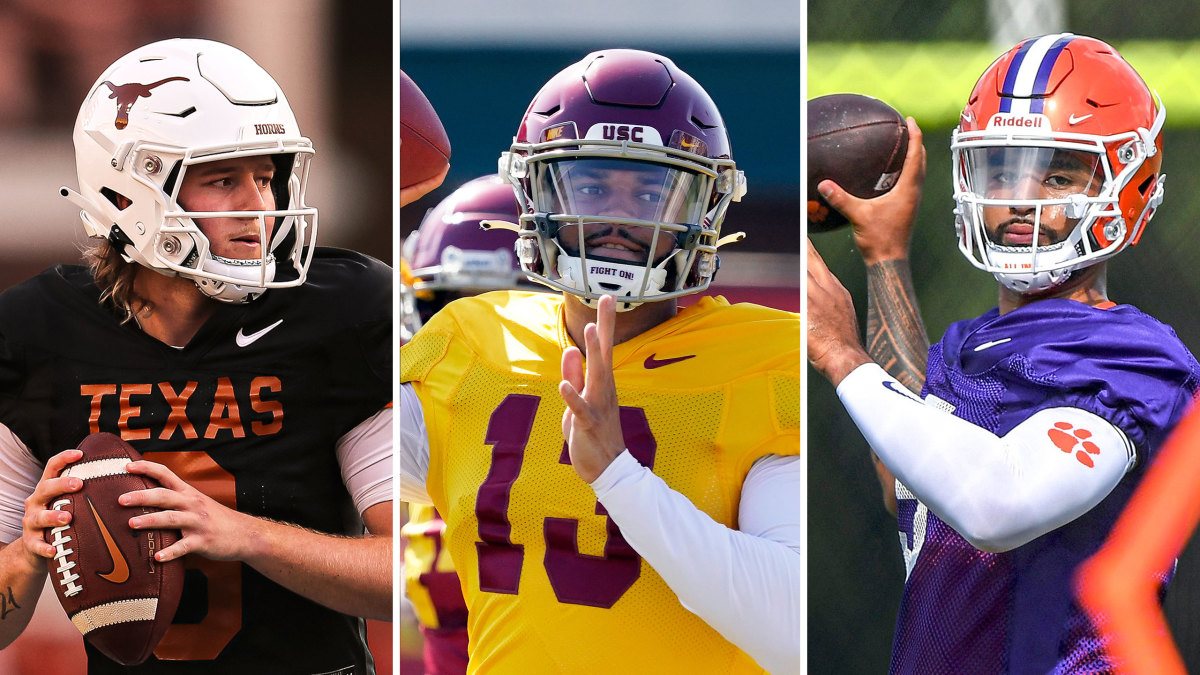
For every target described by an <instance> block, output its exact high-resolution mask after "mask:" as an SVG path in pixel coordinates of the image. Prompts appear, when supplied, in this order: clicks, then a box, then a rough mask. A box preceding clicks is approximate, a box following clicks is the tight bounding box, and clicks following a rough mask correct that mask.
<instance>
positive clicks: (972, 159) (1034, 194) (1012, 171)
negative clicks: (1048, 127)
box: [963, 147, 1104, 202]
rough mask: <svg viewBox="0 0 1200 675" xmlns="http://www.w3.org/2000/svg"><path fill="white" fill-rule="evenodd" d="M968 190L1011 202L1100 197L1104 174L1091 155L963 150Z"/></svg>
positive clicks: (1015, 149) (1058, 151) (1057, 151)
mask: <svg viewBox="0 0 1200 675" xmlns="http://www.w3.org/2000/svg"><path fill="white" fill-rule="evenodd" d="M963 161H964V163H965V169H966V170H965V171H964V176H965V177H966V179H967V189H968V191H969V192H972V193H973V194H974V195H975V196H976V197H979V198H982V199H995V200H1003V201H1005V202H1010V201H1022V202H1031V201H1038V200H1065V199H1068V198H1070V197H1071V195H1077V194H1082V195H1087V196H1089V197H1094V196H1096V195H1098V194H1100V188H1101V186H1102V185H1103V183H1104V171H1103V169H1102V167H1101V165H1100V156H1099V155H1098V154H1097V153H1093V152H1083V151H1079V150H1063V149H1060V148H1041V147H977V148H967V149H965V150H963Z"/></svg>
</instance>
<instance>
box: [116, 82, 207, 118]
mask: <svg viewBox="0 0 1200 675" xmlns="http://www.w3.org/2000/svg"><path fill="white" fill-rule="evenodd" d="M175 80H182V81H184V82H189V81H190V80H188V79H187V78H186V77H179V76H175V77H168V78H166V79H163V80H159V81H158V82H155V83H153V84H141V83H138V82H130V83H129V84H122V85H115V84H113V83H112V82H109V81H108V80H105V81H104V86H106V87H108V89H109V91H111V92H112V93H111V94H109V95H108V97H109V98H115V99H117V119H116V121H115V122H113V124H115V125H116V127H117V129H124V128H125V127H127V126H129V109H130V108H132V107H133V104H134V103H137V101H138V99H139V98H150V90H151V89H154V88H155V87H159V86H162V85H164V84H166V83H168V82H174V81H175Z"/></svg>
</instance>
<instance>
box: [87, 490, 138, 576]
mask: <svg viewBox="0 0 1200 675" xmlns="http://www.w3.org/2000/svg"><path fill="white" fill-rule="evenodd" d="M84 499H87V504H88V508H89V509H91V510H92V517H93V518H95V519H96V524H97V525H99V526H100V536H101V538H103V539H104V546H105V547H107V548H108V557H110V558H112V561H113V568H112V571H110V572H107V573H104V572H97V573H96V574H98V575H99V576H100V578H101V579H104V580H105V581H111V582H112V583H114V584H123V583H125V582H126V581H128V580H129V563H127V562H125V556H124V555H122V554H121V549H120V548H118V547H117V542H116V541H114V540H113V537H112V535H111V534H109V532H108V528H107V527H105V526H104V520H103V519H102V518H100V514H99V513H96V507H95V506H93V505H92V500H91V499H90V498H88V497H84Z"/></svg>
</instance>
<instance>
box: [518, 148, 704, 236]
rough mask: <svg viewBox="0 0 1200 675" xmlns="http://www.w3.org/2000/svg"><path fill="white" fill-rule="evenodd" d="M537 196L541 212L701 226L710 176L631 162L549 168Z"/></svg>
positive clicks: (574, 162)
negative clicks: (697, 224) (699, 224)
mask: <svg viewBox="0 0 1200 675" xmlns="http://www.w3.org/2000/svg"><path fill="white" fill-rule="evenodd" d="M541 168H542V170H541V171H540V172H539V174H540V175H539V176H538V177H537V185H536V187H537V188H538V189H535V190H534V194H533V197H534V200H535V207H536V209H537V210H538V211H547V212H550V213H562V214H570V215H575V216H603V217H611V218H624V219H632V220H644V221H651V222H659V223H678V224H689V223H699V222H700V219H701V218H702V217H703V215H704V210H705V207H706V206H707V205H706V204H705V203H704V198H705V195H707V194H708V193H709V190H708V188H709V184H708V182H709V180H711V179H710V178H709V177H708V176H704V175H700V174H698V173H695V172H692V171H687V170H684V169H680V168H676V167H669V166H664V165H659V164H652V163H649V162H644V161H638V160H631V159H561V160H555V161H551V162H546V163H545V165H544V166H543V167H541Z"/></svg>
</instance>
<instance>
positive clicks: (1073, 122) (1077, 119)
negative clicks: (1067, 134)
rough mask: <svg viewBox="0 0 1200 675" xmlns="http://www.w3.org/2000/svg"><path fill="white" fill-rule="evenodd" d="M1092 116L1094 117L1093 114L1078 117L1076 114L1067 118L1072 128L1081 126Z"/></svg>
mask: <svg viewBox="0 0 1200 675" xmlns="http://www.w3.org/2000/svg"><path fill="white" fill-rule="evenodd" d="M1091 116H1092V115H1091V113H1088V114H1087V115H1080V116H1079V117H1076V116H1075V113H1071V116H1070V117H1068V118H1067V123H1068V124H1070V125H1071V126H1074V125H1076V124H1079V123H1080V122H1082V121H1084V120H1086V119H1087V118H1089V117H1091Z"/></svg>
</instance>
